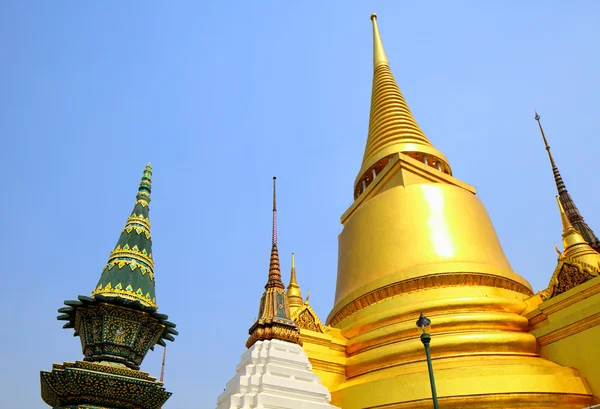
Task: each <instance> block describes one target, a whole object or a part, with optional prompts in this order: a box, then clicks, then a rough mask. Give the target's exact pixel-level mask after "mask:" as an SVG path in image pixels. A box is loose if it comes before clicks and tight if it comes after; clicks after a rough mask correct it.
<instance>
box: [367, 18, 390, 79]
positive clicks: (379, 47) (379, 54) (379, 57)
mask: <svg viewBox="0 0 600 409" xmlns="http://www.w3.org/2000/svg"><path fill="white" fill-rule="evenodd" d="M371 21H373V67H374V68H375V67H377V66H378V65H380V64H388V60H387V56H386V55H385V50H384V49H383V42H382V41H381V36H380V35H379V27H377V14H375V13H373V14H371Z"/></svg>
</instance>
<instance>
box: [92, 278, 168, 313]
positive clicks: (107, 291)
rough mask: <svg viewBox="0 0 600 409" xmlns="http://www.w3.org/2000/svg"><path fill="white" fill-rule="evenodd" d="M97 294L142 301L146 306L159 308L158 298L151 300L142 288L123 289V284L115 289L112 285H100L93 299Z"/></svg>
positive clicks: (93, 293)
mask: <svg viewBox="0 0 600 409" xmlns="http://www.w3.org/2000/svg"><path fill="white" fill-rule="evenodd" d="M96 294H102V295H104V296H106V297H117V296H119V297H121V298H127V299H129V300H133V301H140V302H141V303H142V304H144V305H147V306H150V307H157V308H158V305H157V304H156V298H152V299H151V298H150V294H149V293H147V294H144V293H143V292H142V289H141V288H138V289H137V290H134V289H133V288H132V287H131V285H128V286H127V287H126V288H125V289H123V285H122V284H121V283H119V284H117V285H116V286H114V287H113V286H112V284H111V283H108V284H106V285H105V286H104V287H102V284H100V285H99V286H98V287H96V289H95V290H94V291H92V294H91V296H92V297H93V296H95V295H96Z"/></svg>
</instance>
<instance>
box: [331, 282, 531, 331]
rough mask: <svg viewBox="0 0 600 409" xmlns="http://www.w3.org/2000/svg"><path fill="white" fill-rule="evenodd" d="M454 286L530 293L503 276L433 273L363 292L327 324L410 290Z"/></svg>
mask: <svg viewBox="0 0 600 409" xmlns="http://www.w3.org/2000/svg"><path fill="white" fill-rule="evenodd" d="M455 286H489V287H496V288H504V289H507V290H511V291H516V292H519V293H521V294H525V295H532V294H531V290H530V289H529V288H527V287H525V286H524V285H523V284H521V283H518V282H516V281H513V280H510V279H508V278H505V277H499V276H494V275H487V274H477V273H452V274H435V275H433V276H423V277H416V278H413V279H410V280H405V281H400V282H398V283H394V284H391V285H389V286H386V287H381V288H378V289H376V290H374V291H371V292H370V293H367V294H364V295H363V296H361V297H359V298H357V299H355V300H353V301H351V302H350V303H348V304H346V305H345V306H344V307H342V308H341V309H340V310H339V311H338V312H337V313H335V315H333V316H332V317H331V318H329V322H328V323H327V325H329V326H335V325H336V324H337V323H339V322H340V321H342V320H343V319H345V318H347V317H349V316H350V315H352V314H354V313H355V312H358V311H360V310H361V309H363V308H366V307H367V306H369V305H371V304H374V303H376V302H379V301H381V300H384V299H386V298H391V297H394V296H396V295H399V294H405V293H407V292H410V291H417V290H422V289H424V288H430V287H436V288H439V287H455Z"/></svg>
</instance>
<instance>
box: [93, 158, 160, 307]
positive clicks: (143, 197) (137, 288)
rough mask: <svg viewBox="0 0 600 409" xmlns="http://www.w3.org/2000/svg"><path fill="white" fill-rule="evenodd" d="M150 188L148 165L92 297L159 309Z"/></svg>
mask: <svg viewBox="0 0 600 409" xmlns="http://www.w3.org/2000/svg"><path fill="white" fill-rule="evenodd" d="M151 187H152V166H151V165H150V164H147V165H146V168H145V169H144V175H143V176H142V181H141V182H140V187H139V190H138V194H137V196H136V198H137V201H136V202H135V206H134V207H133V211H132V212H131V215H130V216H129V217H128V218H127V223H126V224H125V228H124V229H123V231H122V232H121V237H119V241H118V242H117V245H116V247H115V248H114V249H113V251H112V252H111V253H110V256H109V258H108V263H107V264H106V266H105V267H104V271H102V275H101V276H100V280H99V281H98V284H97V285H96V288H95V289H94V291H93V292H92V297H94V296H95V295H102V296H104V297H118V298H121V299H127V300H132V301H139V302H140V303H141V304H142V305H144V306H148V307H154V308H156V307H157V305H156V295H155V292H154V260H153V259H152V237H151V236H150V219H149V217H148V213H149V204H150V192H151Z"/></svg>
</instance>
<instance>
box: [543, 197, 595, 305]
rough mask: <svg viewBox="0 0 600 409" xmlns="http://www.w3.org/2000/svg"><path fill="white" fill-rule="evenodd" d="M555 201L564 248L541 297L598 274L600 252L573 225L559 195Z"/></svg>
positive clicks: (554, 293) (565, 289) (568, 288)
mask: <svg viewBox="0 0 600 409" xmlns="http://www.w3.org/2000/svg"><path fill="white" fill-rule="evenodd" d="M556 201H557V203H558V209H559V211H560V219H561V221H562V225H563V234H562V241H563V247H564V250H563V252H562V253H560V252H559V257H558V265H557V266H556V268H555V269H554V273H553V274H552V278H551V279H550V284H549V285H548V289H547V290H545V291H542V292H541V295H542V298H543V299H549V298H552V297H554V296H557V295H559V294H562V293H564V292H565V291H568V290H570V289H572V288H575V287H577V286H578V285H580V284H583V283H585V282H586V281H588V280H591V279H592V278H594V277H597V276H598V275H600V254H598V252H597V251H595V250H594V249H593V248H592V247H591V246H590V245H589V244H588V243H587V242H586V240H585V239H584V238H583V236H582V235H581V234H580V233H579V232H578V231H577V230H576V229H575V228H574V227H573V224H572V223H571V221H570V220H569V217H568V216H567V213H566V212H565V209H564V207H563V205H562V203H561V201H560V198H559V196H556ZM557 250H558V249H557Z"/></svg>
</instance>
